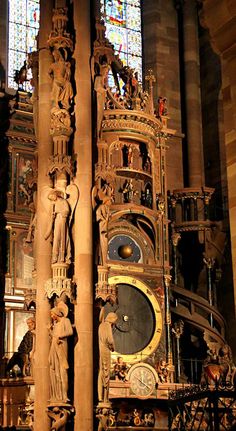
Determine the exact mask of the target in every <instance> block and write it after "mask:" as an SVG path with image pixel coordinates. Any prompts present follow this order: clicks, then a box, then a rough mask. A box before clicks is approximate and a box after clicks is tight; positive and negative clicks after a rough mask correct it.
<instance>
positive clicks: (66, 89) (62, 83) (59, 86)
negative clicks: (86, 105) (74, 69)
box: [49, 49, 73, 110]
mask: <svg viewBox="0 0 236 431" xmlns="http://www.w3.org/2000/svg"><path fill="white" fill-rule="evenodd" d="M64 53H65V58H66V51H65V50H64ZM52 55H53V57H54V63H52V64H51V67H50V69H49V75H50V76H51V77H52V78H53V85H52V94H51V97H52V102H53V106H55V107H57V108H65V109H67V110H69V108H70V105H71V101H72V98H73V89H72V85H71V82H70V79H71V64H70V62H69V61H66V60H65V59H64V57H63V55H62V52H61V51H60V49H54V50H53V52H52Z"/></svg>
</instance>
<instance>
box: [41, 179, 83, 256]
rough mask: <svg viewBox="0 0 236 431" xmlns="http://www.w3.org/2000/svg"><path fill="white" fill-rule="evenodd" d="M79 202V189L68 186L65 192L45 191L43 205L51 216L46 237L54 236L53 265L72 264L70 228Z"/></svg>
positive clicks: (46, 189) (48, 189) (48, 188)
mask: <svg viewBox="0 0 236 431" xmlns="http://www.w3.org/2000/svg"><path fill="white" fill-rule="evenodd" d="M77 201H78V188H77V186H76V185H75V184H71V185H68V186H67V187H66V190H65V192H63V191H62V190H58V189H53V188H51V187H45V188H44V190H43V203H44V206H45V208H46V211H47V213H48V214H49V225H48V228H47V230H46V233H45V235H44V237H45V239H46V240H47V239H48V238H49V237H50V236H51V234H53V246H52V263H61V262H66V263H70V262H71V242H70V235H69V228H70V225H71V221H72V218H73V214H74V210H75V207H76V204H77Z"/></svg>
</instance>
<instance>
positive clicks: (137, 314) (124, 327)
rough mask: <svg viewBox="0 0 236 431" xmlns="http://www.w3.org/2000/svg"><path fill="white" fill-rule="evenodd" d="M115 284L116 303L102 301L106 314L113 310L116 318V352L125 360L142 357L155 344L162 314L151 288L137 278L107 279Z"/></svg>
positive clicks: (155, 345) (132, 360) (148, 352)
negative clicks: (104, 303)
mask: <svg viewBox="0 0 236 431" xmlns="http://www.w3.org/2000/svg"><path fill="white" fill-rule="evenodd" d="M109 283H110V284H116V286H117V292H118V300H117V304H113V305H111V304H109V303H107V304H106V305H105V315H107V314H108V313H109V312H110V311H114V312H115V313H116V314H117V316H118V320H117V322H116V324H115V325H114V329H113V338H114V344H115V353H114V354H113V357H117V356H122V357H123V359H124V361H125V362H129V363H134V362H138V361H139V362H140V360H144V359H145V358H146V357H147V356H149V355H151V354H152V353H153V352H154V351H155V349H156V348H157V346H158V343H159V341H160V337H161V332H162V315H161V310H160V306H159V303H158V301H157V299H156V298H155V296H154V294H153V293H152V291H151V290H150V289H149V288H148V287H147V286H146V285H145V284H144V283H143V282H141V281H140V280H136V279H134V278H132V277H128V276H117V277H111V278H110V279H109Z"/></svg>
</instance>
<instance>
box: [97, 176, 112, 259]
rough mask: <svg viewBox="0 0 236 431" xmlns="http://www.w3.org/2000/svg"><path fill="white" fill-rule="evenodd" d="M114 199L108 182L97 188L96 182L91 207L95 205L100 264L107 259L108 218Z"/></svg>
mask: <svg viewBox="0 0 236 431" xmlns="http://www.w3.org/2000/svg"><path fill="white" fill-rule="evenodd" d="M113 200H114V189H113V187H112V186H111V185H110V184H107V183H105V184H104V185H103V187H101V188H99V186H98V185H97V184H96V185H95V186H94V188H93V191H92V201H93V208H95V207H96V205H97V209H96V220H97V222H98V224H99V241H100V264H101V265H104V264H105V263H106V260H107V252H108V238H107V235H108V220H109V214H110V210H109V208H110V205H111V204H112V202H113Z"/></svg>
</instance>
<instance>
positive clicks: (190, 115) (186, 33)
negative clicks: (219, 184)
mask: <svg viewBox="0 0 236 431" xmlns="http://www.w3.org/2000/svg"><path fill="white" fill-rule="evenodd" d="M183 37H184V77H185V95H186V96H185V97H186V99H185V101H186V134H187V142H188V168H189V187H201V186H203V185H204V161H203V149H202V122H201V95H200V70H199V46H198V21H197V2H196V0H186V1H185V2H184V5H183Z"/></svg>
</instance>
